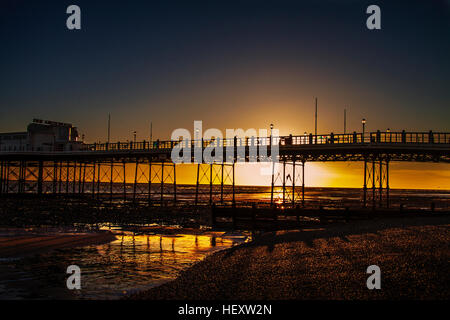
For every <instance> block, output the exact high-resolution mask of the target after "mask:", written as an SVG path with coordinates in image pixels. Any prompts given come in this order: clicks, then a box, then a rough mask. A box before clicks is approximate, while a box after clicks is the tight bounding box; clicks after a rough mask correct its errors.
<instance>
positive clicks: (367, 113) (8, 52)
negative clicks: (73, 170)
mask: <svg viewBox="0 0 450 320" xmlns="http://www.w3.org/2000/svg"><path fill="white" fill-rule="evenodd" d="M71 4H77V5H78V6H80V8H81V16H82V29H81V30H75V31H73V30H72V31H71V30H68V29H67V28H66V19H67V17H68V15H67V14H66V8H67V6H69V5H71ZM370 4H378V5H379V6H380V8H381V17H382V22H381V23H382V29H381V30H373V31H372V30H368V29H367V28H366V19H367V17H368V15H367V14H366V8H367V6H368V5H370ZM449 39H450V2H449V1H438V0H435V1H400V0H398V1H357V0H347V1H346V0H342V1H337V0H325V1H312V0H311V1H300V0H295V1H294V0H293V1H286V0H277V1H274V0H270V1H256V0H247V1H234V0H227V1H224V0H215V1H211V0H209V1H206V0H205V1H203V0H195V1H129V2H124V1H120V2H119V1H92V0H91V1H80V0H70V1H21V0H15V1H13V0H6V1H2V3H1V4H0V41H1V48H2V50H1V51H0V70H1V72H0V87H1V90H0V132H8V131H21V130H25V128H26V125H27V124H28V123H29V122H30V121H31V120H32V119H33V118H42V119H50V120H55V121H64V122H71V123H73V124H74V125H76V126H78V127H79V129H80V131H81V133H83V134H84V135H85V137H86V141H88V142H94V141H105V140H106V136H107V118H108V113H111V118H112V140H122V141H124V140H131V139H133V131H135V130H136V131H137V138H138V139H139V140H143V139H146V140H148V139H149V135H150V132H149V126H150V121H152V122H153V137H154V139H157V138H159V139H163V140H164V139H169V138H170V135H171V132H172V130H174V129H176V128H187V129H190V130H193V129H192V127H193V121H194V120H202V121H203V127H204V128H218V129H221V130H225V129H226V128H244V129H248V128H256V129H259V128H268V127H269V125H270V123H274V124H275V126H276V128H278V129H279V130H280V133H281V134H289V133H292V134H303V132H305V131H307V132H312V131H314V97H316V96H317V97H318V100H319V121H318V128H319V129H318V131H319V133H328V132H331V131H333V132H342V131H343V109H344V108H346V109H347V130H348V131H354V130H356V131H361V119H362V118H366V119H367V125H366V130H367V131H375V130H377V129H380V130H385V129H386V128H390V129H391V131H395V130H402V129H405V130H411V131H428V130H430V129H433V130H434V131H446V132H450V126H449V124H450V122H449V120H450V108H449V102H450V90H449V85H450V60H449V56H450V41H449ZM252 170H256V171H258V170H257V169H254V168H253V169H248V168H247V169H245V170H241V171H242V172H240V173H239V176H238V180H239V182H240V183H242V184H251V183H255V181H260V182H258V183H263V182H262V181H263V180H264V178H258V179H255V178H254V175H252V174H251V173H250V172H253V171H252ZM449 171H450V170H449V167H448V165H443V164H438V165H437V164H426V165H424V164H408V165H397V164H394V165H393V166H392V171H391V174H392V179H391V181H392V183H391V184H392V187H399V188H404V187H424V186H425V187H426V188H440V189H450V179H449V178H450V174H449ZM361 175H362V166H361V164H356V163H353V164H329V165H321V164H310V169H309V171H307V185H315V186H316V185H317V186H318V185H330V186H354V187H360V186H361V185H362V178H361Z"/></svg>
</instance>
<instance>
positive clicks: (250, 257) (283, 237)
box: [128, 215, 450, 300]
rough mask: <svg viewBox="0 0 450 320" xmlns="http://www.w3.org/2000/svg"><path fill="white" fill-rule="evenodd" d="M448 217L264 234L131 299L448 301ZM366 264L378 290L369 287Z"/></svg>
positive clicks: (388, 220)
mask: <svg viewBox="0 0 450 320" xmlns="http://www.w3.org/2000/svg"><path fill="white" fill-rule="evenodd" d="M449 226H450V216H448V215H447V216H430V217H416V218H395V219H394V218H393V219H378V220H368V221H358V222H352V223H347V224H345V223H340V224H335V225H327V226H326V227H323V228H317V229H309V230H294V231H279V232H276V233H268V234H264V235H263V236H261V237H260V238H258V239H256V240H255V241H253V242H251V243H246V244H243V245H240V246H238V247H234V248H231V249H228V250H225V251H222V252H218V253H215V254H213V255H211V256H209V257H207V258H206V259H205V260H204V261H202V262H200V263H198V264H196V265H194V266H193V267H191V268H190V269H188V270H186V271H184V272H182V274H181V275H180V276H179V277H178V278H177V279H176V280H174V281H171V282H169V283H166V284H163V285H161V286H159V287H156V288H153V289H151V290H149V291H146V292H141V293H138V294H135V295H132V296H130V297H128V298H130V299H178V300H199V299H208V300H214V299H224V300H231V299H233V300H244V299H261V300H263V299H269V300H270V299H275V300H284V299H324V300H325V299H326V300H328V299H333V300H341V299H351V300H353V299H362V300H371V299H392V300H397V299H449V298H450V290H449V288H450V276H449V273H448V270H449V261H450V246H449V243H450V232H449ZM369 265H378V266H379V267H380V268H381V289H380V290H369V289H367V286H366V281H367V278H368V277H369V275H368V274H366V269H367V267H368V266H369Z"/></svg>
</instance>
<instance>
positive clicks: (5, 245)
mask: <svg viewBox="0 0 450 320" xmlns="http://www.w3.org/2000/svg"><path fill="white" fill-rule="evenodd" d="M2 231H3V235H0V257H1V258H11V257H18V256H24V255H28V254H36V253H42V252H45V251H49V250H54V249H60V248H69V247H78V246H86V245H90V244H100V243H106V242H110V241H112V240H114V239H115V236H114V235H113V234H112V233H111V232H102V231H100V232H92V233H91V232H89V233H78V232H77V233H54V234H44V233H42V234H40V233H39V232H36V231H33V230H12V229H9V230H2ZM8 231H9V232H8ZM8 233H10V234H8ZM17 233H19V234H17Z"/></svg>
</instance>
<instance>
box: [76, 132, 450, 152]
mask: <svg viewBox="0 0 450 320" xmlns="http://www.w3.org/2000/svg"><path fill="white" fill-rule="evenodd" d="M271 140H272V144H278V145H280V146H299V145H325V144H335V145H347V144H450V133H448V132H432V131H429V132H405V131H402V132H388V131H387V132H381V131H376V132H370V133H367V134H362V133H356V132H354V133H348V134H334V133H330V134H325V135H313V134H305V135H298V136H293V135H289V136H280V137H272V139H271V137H245V138H242V137H241V138H238V137H236V138H231V139H230V138H227V139H221V138H216V139H210V140H204V139H201V140H184V141H182V140H180V141H176V140H164V141H160V140H156V141H145V140H144V141H137V142H114V143H92V144H85V145H83V149H84V150H90V151H118V150H152V149H172V148H174V147H175V146H180V144H181V145H183V146H184V147H191V148H194V147H200V146H202V147H203V148H206V147H208V146H210V147H228V146H238V147H239V146H245V147H249V146H268V147H270V146H271Z"/></svg>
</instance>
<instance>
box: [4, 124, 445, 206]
mask: <svg viewBox="0 0 450 320" xmlns="http://www.w3.org/2000/svg"><path fill="white" fill-rule="evenodd" d="M179 143H180V142H179V141H159V140H157V141H140V142H126V143H123V142H117V143H94V144H85V145H83V148H82V149H81V150H78V151H48V152H42V151H20V152H17V151H15V152H11V151H8V152H0V196H3V197H5V196H9V195H17V194H19V195H20V194H34V195H37V196H40V195H56V196H67V197H70V196H77V197H79V196H86V197H93V198H108V197H109V199H111V200H113V199H115V200H120V201H122V200H123V201H125V202H129V201H133V202H138V201H139V202H141V203H142V202H145V203H147V204H148V205H169V204H173V205H177V204H179V203H182V202H183V199H180V195H182V194H183V190H180V189H183V188H185V187H186V186H185V185H180V184H178V183H177V168H179V166H180V165H183V164H176V163H174V162H173V161H172V160H171V154H172V150H173V149H174V148H176V147H177V145H178V144H179ZM183 143H186V144H187V145H189V146H190V147H191V148H190V149H188V150H190V152H191V154H190V156H189V157H190V158H191V160H192V161H195V156H194V151H195V148H200V150H201V151H202V152H203V151H204V150H205V148H207V147H211V146H214V147H216V148H221V149H222V151H223V154H225V149H226V148H232V149H233V151H234V158H233V159H232V160H233V161H228V162H227V160H225V159H223V160H222V161H216V162H214V163H205V162H203V161H202V163H194V164H192V165H194V166H196V170H190V171H191V172H195V177H193V179H192V180H194V178H195V184H193V185H192V187H194V186H195V196H194V197H193V199H191V200H187V201H188V202H189V203H192V202H193V203H194V204H195V205H213V204H230V205H236V201H237V200H236V187H235V163H236V161H244V162H250V161H256V162H259V161H269V162H272V174H271V197H270V204H271V205H275V204H282V205H283V206H286V207H289V206H292V207H294V206H295V207H298V206H305V169H307V168H305V164H307V163H308V162H332V161H359V162H363V163H364V170H363V172H362V174H361V181H362V189H363V193H362V194H363V195H362V199H361V205H362V206H363V207H366V206H370V205H371V206H373V207H375V206H378V207H389V188H390V186H389V164H390V163H391V162H393V161H398V162H413V161H414V162H445V163H449V162H450V133H445V132H432V131H429V132H405V131H402V132H380V131H376V132H370V133H366V134H362V133H356V132H353V133H350V134H333V133H331V134H326V135H312V134H309V135H307V134H305V135H296V136H292V135H290V136H282V137H245V138H237V137H235V138H233V139H215V140H189V141H184V142H183ZM272 145H277V146H278V147H279V148H278V150H279V151H278V154H277V155H276V157H275V155H274V156H272V154H271V148H270V146H272ZM263 147H264V148H266V149H267V156H266V157H262V156H260V153H259V149H260V148H263ZM251 148H256V150H257V151H258V152H256V154H255V153H252V152H250V149H251ZM216 150H217V149H216ZM228 160H229V159H228ZM272 160H274V161H272ZM275 160H276V162H275ZM130 177H132V178H133V179H132V181H130Z"/></svg>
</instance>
